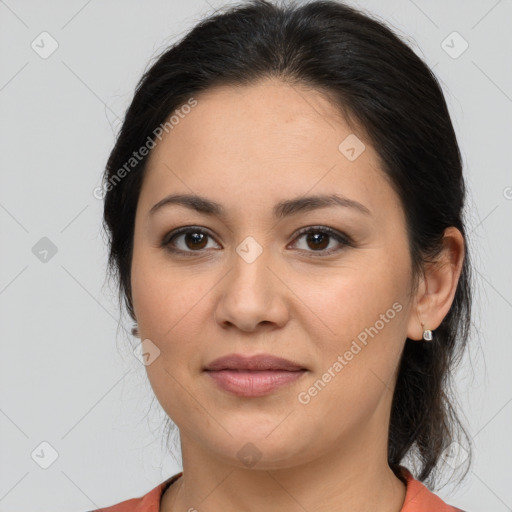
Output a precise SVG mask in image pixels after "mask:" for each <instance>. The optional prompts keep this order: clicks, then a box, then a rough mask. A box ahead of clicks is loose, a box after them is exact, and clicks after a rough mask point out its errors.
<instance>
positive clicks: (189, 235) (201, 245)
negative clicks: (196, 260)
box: [162, 227, 211, 253]
mask: <svg viewBox="0 0 512 512" xmlns="http://www.w3.org/2000/svg"><path fill="white" fill-rule="evenodd" d="M209 238H211V236H210V234H209V233H208V232H206V231H204V230H202V229H199V228H194V227H188V228H183V229H179V230H177V231H174V232H172V233H170V234H169V235H167V236H166V237H165V238H164V239H163V240H162V246H163V247H166V248H168V249H169V250H170V251H172V252H180V253H193V252H202V251H203V250H204V249H206V248H207V245H208V239H209Z"/></svg>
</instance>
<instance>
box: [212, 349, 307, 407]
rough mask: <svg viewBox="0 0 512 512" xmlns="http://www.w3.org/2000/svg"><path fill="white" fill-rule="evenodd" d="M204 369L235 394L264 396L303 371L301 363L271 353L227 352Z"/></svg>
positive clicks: (214, 379) (299, 375)
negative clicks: (247, 353)
mask: <svg viewBox="0 0 512 512" xmlns="http://www.w3.org/2000/svg"><path fill="white" fill-rule="evenodd" d="M204 371H205V372H206V373H207V374H208V375H209V377H210V378H212V379H213V381H214V382H215V384H216V385H217V386H219V387H220V388H221V389H223V390H224V391H227V392H228V393H231V394H233V395H236V396H243V397H258V396H265V395H268V394H270V393H272V392H274V391H275V390H277V389H278V388H281V387H283V386H286V385H289V384H291V383H292V382H295V381H296V380H297V379H299V378H300V377H302V376H303V375H304V374H305V373H307V371H308V369H307V368H305V367H304V366H302V365H300V364H298V363H294V362H293V361H289V360H288V359H284V358H282V357H276V356H273V355H271V354H256V355H253V356H244V355H242V354H230V355H228V356H224V357H220V358H218V359H215V360H214V361H212V362H211V363H210V364H208V365H207V366H206V367H205V368H204Z"/></svg>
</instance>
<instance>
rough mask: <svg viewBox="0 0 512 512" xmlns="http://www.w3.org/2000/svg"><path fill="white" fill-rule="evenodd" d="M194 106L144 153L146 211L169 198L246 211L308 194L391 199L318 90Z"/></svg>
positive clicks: (237, 94)
mask: <svg viewBox="0 0 512 512" xmlns="http://www.w3.org/2000/svg"><path fill="white" fill-rule="evenodd" d="M194 98H195V100H196V101H197V105H196V106H194V107H193V108H191V109H190V111H189V112H188V113H187V114H186V115H182V116H180V119H179V122H178V123H176V124H174V126H173V128H172V129H171V130H170V131H169V132H168V133H166V134H164V136H163V138H162V140H161V141H157V145H156V147H155V148H154V149H153V150H152V152H151V155H150V159H149V162H148V168H147V172H146V177H145V180H144V185H143V191H142V192H143V195H144V198H143V200H146V199H148V197H150V198H151V199H148V204H147V207H148V208H150V207H151V206H152V205H153V204H154V203H155V202H156V201H158V200H160V199H161V198H162V197H163V196H164V195H165V194H168V193H172V192H174V193H175V192H176V191H178V192H182V193H191V192H192V193H197V194H201V195H206V196H209V197H211V198H212V199H214V200H215V201H217V202H219V203H225V202H233V203H234V202H236V201H237V200H238V201H241V202H246V206H247V199H248V198H247V196H248V194H249V195H251V200H252V201H258V200H259V199H262V200H265V198H267V200H268V198H270V197H272V198H273V200H272V201H271V202H270V203H271V204H274V203H275V202H277V201H278V200H279V199H283V198H285V197H286V198H289V197H296V196H299V195H305V194H307V193H308V191H311V192H314V193H330V192H335V191H337V192H339V193H341V194H343V195H345V196H350V197H352V198H353V199H354V200H357V201H360V202H370V203H374V202H375V201H382V200H385V199H386V197H387V196H386V193H387V194H392V191H391V189H389V190H386V187H388V185H387V183H386V180H385V178H384V176H383V175H382V172H381V170H380V163H379V158H378V155H377V153H376V152H375V150H374V148H373V147H372V145H371V143H370V141H369V140H367V138H366V135H365V134H364V131H362V130H360V129H358V128H357V125H355V124H354V123H352V124H348V123H347V121H346V120H345V119H344V118H343V116H342V115H341V113H340V111H339V109H337V108H336V107H335V106H334V105H333V103H332V102H330V101H329V99H328V98H327V97H326V96H325V95H324V94H323V93H322V92H320V91H318V90H315V89H312V88H308V87H305V86H299V85H290V84H285V83H283V82H279V81H275V80H266V81H262V82H258V83H256V84H252V85H247V86H236V87H235V86H233V87H232V86H222V87H216V88H213V89H210V90H208V91H206V92H203V93H201V94H199V95H197V96H194ZM354 128H355V130H357V131H356V132H355V131H354ZM347 141H348V142H347ZM347 145H348V146H354V147H355V149H356V151H357V153H356V158H353V153H352V157H351V158H348V157H347V154H346V150H347V147H348V146H347ZM363 148H364V149H363ZM348 149H350V148H348ZM348 156H349V157H350V156H351V155H350V154H349V155H348ZM388 188H389V187H388ZM141 195H142V193H141ZM260 196H263V197H260ZM395 199H396V198H395ZM149 202H152V203H151V205H150V204H149ZM265 202H267V201H265ZM270 203H269V204H270Z"/></svg>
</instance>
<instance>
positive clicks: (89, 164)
mask: <svg viewBox="0 0 512 512" xmlns="http://www.w3.org/2000/svg"><path fill="white" fill-rule="evenodd" d="M225 3H226V2H223V1H222V2H220V1H214V0H209V1H208V2H205V1H203V0H187V1H184V0H181V1H163V0H151V1H146V2H135V1H134V0H130V1H126V0H124V1H121V0H111V1H108V2H106V1H103V2H101V1H99V0H89V1H84V0H75V1H69V0H67V1H63V0H62V1H53V2H51V5H50V4H49V3H48V2H35V1H30V2H29V1H27V0H25V1H23V0H20V1H16V0H6V1H2V0H0V52H1V63H2V64H1V68H0V109H1V110H0V111H1V123H0V169H1V183H0V185H1V186H0V226H1V234H2V238H1V244H2V251H1V255H2V261H1V265H0V314H1V319H0V339H1V342H2V346H1V349H2V355H1V358H0V384H1V385H0V443H1V446H0V461H1V467H0V512H7V511H9V512H13V511H14V512H17V511H24V512H28V511H30V512H39V511H45V510H52V511H56V512H57V511H62V512H64V511H69V512H71V511H77V512H78V511H81V512H84V511H86V510H91V509H92V508H97V507H99V506H106V505H111V504H113V503H117V502H119V501H121V500H124V499H128V498H132V497H136V496H140V495H142V494H144V493H146V492H148V491H149V490H150V489H151V488H153V487H154V486H156V485H157V484H158V483H160V482H162V481H163V480H164V479H165V478H167V477H168V476H170V475H171V474H174V473H176V472H178V471H180V469H181V466H180V460H179V456H178V455H176V456H175V458H173V456H172V455H171V454H167V453H166V452H165V450H164V447H163V445H162V441H161V438H162V425H163V421H164V419H165V414H164V413H163V411H162V410H161V409H160V406H159V404H158V403H157V402H156V400H154V399H153V393H152V390H151V388H150V386H149V383H148V382H147V378H146V373H145V368H144V366H143V365H142V364H140V362H139V360H138V359H137V358H136V357H134V355H133V353H132V348H131V347H132V346H135V343H136V342H137V341H138V340H136V339H133V338H131V336H130V335H129V334H128V332H129V329H130V328H131V323H130V322H128V321H127V319H126V318H122V319H121V321H120V323H119V320H120V318H119V313H118V306H117V302H116V295H115V291H113V290H112V289H111V288H109V286H108V285H107V282H106V281H105V262H106V255H107V252H106V247H105V244H104V240H103V238H102V234H101V213H102V203H101V201H100V200H97V199H95V197H94V196H93V189H94V188H95V187H96V186H98V185H99V184H100V179H101V173H102V170H103V167H104V165H105V162H106V158H107V155H108V152H109V150H110V149H111V147H112V144H113V141H114V135H115V133H116V131H117V129H118V127H119V122H120V119H121V118H122V116H123V113H124V111H125V109H126V108H127V106H128V105H129V102H130V100H131V97H132V94H133V89H134V86H135V84H136V81H137V80H138V79H139V77H140V75H141V74H142V72H143V71H144V69H145V68H146V66H147V65H148V63H149V61H150V59H151V58H152V57H154V56H155V55H156V53H158V52H159V51H160V50H161V49H162V48H163V46H164V45H167V44H169V43H171V42H172V41H174V40H175V39H176V38H178V37H180V36H181V35H183V34H184V33H185V32H186V31H187V30H188V29H189V28H191V27H192V26H193V25H194V24H195V23H196V22H197V21H199V20H200V19H201V18H202V17H203V16H205V15H207V14H209V13H211V12H212V11H213V10H214V9H216V8H218V7H220V6H222V5H225ZM351 3H353V4H354V5H357V6H359V7H360V8H362V9H364V10H368V11H369V12H370V13H374V14H376V15H378V16H380V17H382V18H383V19H384V20H386V21H387V22H388V23H389V24H390V25H391V26H392V27H393V28H395V29H396V30H397V31H398V32H399V33H400V34H402V36H403V37H404V38H405V39H406V40H407V41H408V42H409V44H410V45H411V46H413V48H414V49H415V51H416V52H417V53H418V54H419V55H420V56H421V57H422V58H423V59H424V60H425V61H426V62H427V64H428V65H429V66H431V67H433V68H434V71H435V73H436V74H437V76H438V77H439V79H440V80H441V83H442V86H443V89H444V92H445V94H446V98H447V101H448V103H449V107H450V112H451V114H452V118H453V122H454V125H455V129H456V132H457V135H458V137H459V142H460V146H461V149H462V154H463V159H464V165H465V172H466V178H467V182H468V186H469V189H470V195H469V205H468V206H469V210H468V211H469V219H468V220H469V226H468V228H469V232H470V243H471V247H470V248H471V250H472V251H473V261H474V264H475V275H476V280H477V287H476V289H475V303H476V304H475V309H474V317H473V322H474V326H475V330H476V331H475V332H476V334H475V336H474V339H473V340H472V342H471V350H470V351H469V353H468V356H467V357H466V359H465V360H464V363H463V365H462V367H461V368H460V370H459V371H458V372H457V374H456V384H457V391H458V393H459V396H460V404H461V407H462V409H463V410H464V411H465V413H466V417H467V418H466V420H467V423H468V426H469V432H470V434H471V436H472V438H473V441H474V448H475V452H474V456H475V460H474V464H473V466H472V470H471V472H470V473H469V474H468V477H467V479H466V480H465V481H464V482H463V484H462V485H460V486H453V485H451V484H449V485H447V486H445V487H443V488H441V489H438V490H436V492H437V494H439V495H440V496H441V497H442V498H443V499H445V500H446V501H448V502H449V503H451V504H453V505H457V506H459V507H461V508H464V509H467V510H468V511H469V512H477V511H484V510H485V511H486V512H487V511H489V510H493V511H494V512H504V511H507V510H512V487H511V485H510V482H511V476H512V475H511V473H512V471H511V469H510V465H509V461H510V460H511V459H512V443H511V441H510V432H511V426H512V404H511V401H512V372H511V370H510V362H511V360H512V357H511V356H512V343H511V341H512V337H511V334H510V322H509V319H510V318H511V316H512V315H511V314H512V292H511V288H512V271H511V268H510V261H511V258H510V256H511V253H512V250H511V249H512V242H511V236H510V235H511V227H510V223H511V222H510V221H511V219H512V173H511V167H510V155H509V150H510V143H511V140H510V136H511V133H512V130H511V128H512V127H511V123H510V116H511V114H512V72H511V62H510V61H511V58H510V54H511V50H512V34H511V30H510V28H511V26H512V23H511V22H512V2H511V1H510V0H501V1H496V0H485V1H484V0H482V1H480V0H479V1H476V0H474V1H471V2H469V1H462V0H458V1H452V2H442V1H435V2H432V1H426V0H424V1H420V0H414V1H413V0H392V1H387V2H386V3H385V4H384V3H383V2H379V1H377V0H360V1H358V2H351ZM43 31H46V32H48V33H49V34H50V35H51V37H52V38H53V39H54V40H55V41H57V43H58V48H57V49H56V51H55V52H54V53H53V54H51V55H50V56H48V57H47V58H42V57H41V56H40V53H37V52H36V51H35V50H34V49H33V48H32V47H31V44H32V42H33V41H35V43H34V44H39V48H38V51H39V52H42V51H43V48H42V46H43V44H44V51H48V50H49V49H51V45H50V44H51V40H50V39H49V38H48V36H40V34H41V32H43ZM454 31H457V32H458V33H459V34H460V36H461V37H462V38H463V39H464V40H465V41H467V43H468V44H469V46H468V48H467V49H466V51H464V52H463V53H462V54H460V55H458V56H457V58H454V54H458V53H460V51H461V50H462V49H463V46H462V45H463V40H462V39H460V38H458V36H453V35H451V34H452V32H454ZM43 37H45V38H46V39H44V42H43V43H41V38H43ZM454 37H455V39H454ZM447 38H448V39H447ZM443 41H445V42H444V43H443ZM449 47H452V48H451V49H449ZM447 52H451V53H452V55H449V53H447ZM44 237H46V238H47V239H49V241H51V244H50V242H49V241H48V240H46V239H44V240H43V241H41V239H42V238H44ZM52 246H55V249H56V250H57V252H56V253H55V254H52V251H51V247H52ZM34 247H35V248H34ZM45 248H46V249H48V250H49V252H48V253H47V254H46V253H44V252H41V251H44V249H45ZM41 258H43V259H44V258H46V261H42V260H41ZM43 442H46V443H49V445H51V447H49V446H48V445H46V444H43V445H41V443H43ZM53 450H55V452H57V454H58V457H57V459H56V460H55V461H54V462H53V463H52V464H51V465H50V466H49V467H48V468H47V469H43V468H42V467H41V464H43V465H44V464H49V463H50V462H51V461H52V460H51V456H52V453H53ZM448 474H449V473H447V475H448Z"/></svg>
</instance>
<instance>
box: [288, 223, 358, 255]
mask: <svg viewBox="0 0 512 512" xmlns="http://www.w3.org/2000/svg"><path fill="white" fill-rule="evenodd" d="M301 238H305V246H306V247H299V249H300V250H301V251H304V252H309V253H312V254H309V255H308V256H312V257H316V256H320V257H321V256H328V255H330V254H333V253H335V252H339V251H341V250H342V249H343V248H344V246H353V244H352V240H351V238H350V237H349V236H347V235H344V234H342V233H339V232H338V231H335V230H333V229H331V228H328V227H321V226H319V227H310V228H305V229H303V230H302V231H301V232H300V233H299V236H298V237H297V240H299V239H301ZM333 240H334V244H333V245H334V247H331V248H330V249H327V247H329V245H330V244H331V242H332V241H333ZM336 245H338V247H336ZM314 253H318V254H314Z"/></svg>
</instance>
